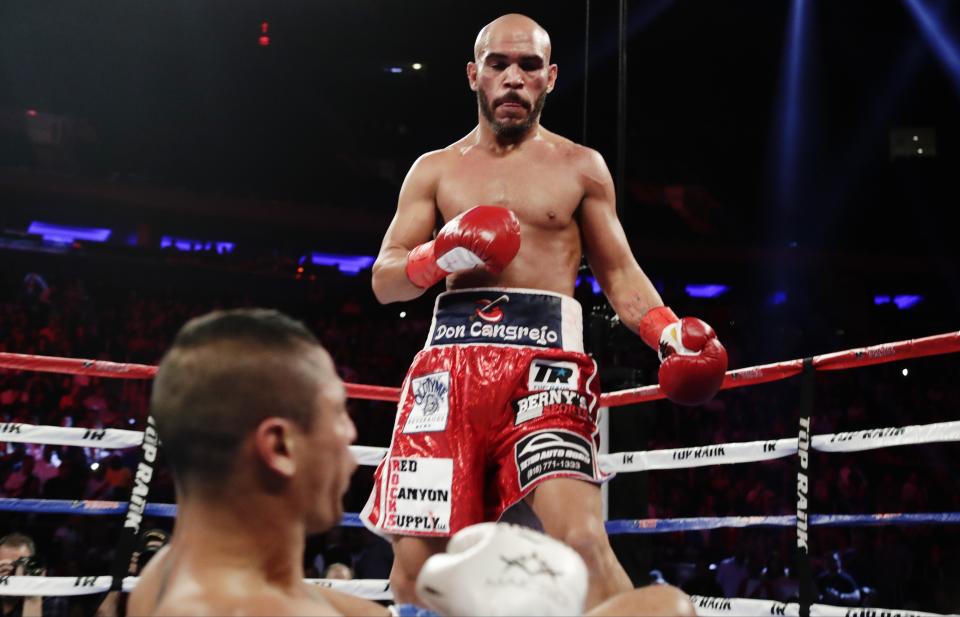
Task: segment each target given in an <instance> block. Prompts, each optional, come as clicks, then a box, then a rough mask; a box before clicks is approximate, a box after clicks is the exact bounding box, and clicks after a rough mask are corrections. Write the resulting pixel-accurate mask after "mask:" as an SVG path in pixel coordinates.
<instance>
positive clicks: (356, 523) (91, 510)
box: [0, 497, 960, 535]
mask: <svg viewBox="0 0 960 617" xmlns="http://www.w3.org/2000/svg"><path fill="white" fill-rule="evenodd" d="M126 511H127V504H126V502H119V501H86V500H76V501H71V500H69V499H14V498H11V497H6V498H0V512H31V513H43V514H78V515H84V516H99V515H104V514H123V513H124V512H126ZM145 514H146V515H147V516H159V517H167V518H173V517H174V516H176V514H177V506H176V504H172V503H148V504H147V508H146V513H145ZM796 522H797V517H796V516H792V515H783V516H707V517H697V518H672V519H633V520H630V519H627V520H617V521H607V533H608V534H610V535H618V534H649V533H671V532H675V531H702V530H705V529H721V528H726V527H792V526H794V525H795V524H796ZM810 523H811V524H812V525H822V526H827V527H874V526H879V525H955V524H958V523H960V512H921V513H915V514H811V515H810ZM340 524H341V525H342V526H343V527H362V526H363V524H362V523H361V522H360V515H359V514H356V513H353V512H350V513H347V514H345V515H344V516H343V520H341V522H340Z"/></svg>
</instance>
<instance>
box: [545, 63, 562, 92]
mask: <svg viewBox="0 0 960 617" xmlns="http://www.w3.org/2000/svg"><path fill="white" fill-rule="evenodd" d="M559 70H560V69H558V68H557V65H556V64H551V65H550V66H549V67H548V68H547V71H548V73H547V92H548V93H549V92H553V89H554V88H555V87H556V86H557V72H558V71H559Z"/></svg>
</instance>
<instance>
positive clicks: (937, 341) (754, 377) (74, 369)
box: [0, 331, 960, 407]
mask: <svg viewBox="0 0 960 617" xmlns="http://www.w3.org/2000/svg"><path fill="white" fill-rule="evenodd" d="M957 352H960V331H958V332H948V333H946V334H937V335H934V336H928V337H924V338H918V339H908V340H905V341H898V342H895V343H883V344H880V345H873V346H871V347H859V348H856V349H848V350H845V351H837V352H833V353H827V354H822V355H819V356H814V357H813V359H812V361H813V368H814V369H815V370H818V371H840V370H846V369H851V368H861V367H864V366H870V365H873V364H885V363H888V362H895V361H897V360H909V359H911V358H921V357H924V356H937V355H943V354H948V353H957ZM0 368H8V369H19V370H30V371H38V372H46V373H67V374H70V375H87V376H90V377H121V378H124V379H150V378H152V377H153V376H154V375H156V374H157V367H156V366H152V365H147V364H127V363H121V362H107V361H103V360H84V359H80V358H54V357H49V356H33V355H27V354H17V353H7V352H0ZM802 370H803V360H802V359H798V360H786V361H783V362H775V363H773V364H764V365H760V366H751V367H747V368H741V369H736V370H732V371H727V375H726V377H725V378H724V380H723V385H721V386H720V389H721V390H730V389H733V388H742V387H744V386H753V385H757V384H761V383H769V382H773V381H781V380H784V379H788V378H790V377H794V376H796V375H799V374H800V373H801V371H802ZM345 385H346V388H347V396H349V397H350V398H356V399H363V400H373V401H387V402H391V403H396V402H397V401H398V400H399V399H400V388H393V387H387V386H370V385H365V384H356V383H347V384H345ZM662 398H666V395H665V394H663V393H662V392H661V391H660V387H659V386H656V385H652V386H643V387H640V388H630V389H627V390H617V391H615V392H608V393H605V394H601V395H600V406H601V407H619V406H621V405H631V404H634V403H645V402H648V401H655V400H658V399H662Z"/></svg>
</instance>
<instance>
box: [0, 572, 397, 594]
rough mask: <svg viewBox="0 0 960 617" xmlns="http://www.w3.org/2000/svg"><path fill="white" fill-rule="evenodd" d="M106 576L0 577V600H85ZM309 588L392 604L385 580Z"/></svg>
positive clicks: (320, 581)
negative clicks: (37, 597)
mask: <svg viewBox="0 0 960 617" xmlns="http://www.w3.org/2000/svg"><path fill="white" fill-rule="evenodd" d="M112 580H113V578H112V577H110V576H0V595H2V596H87V595H92V594H96V593H104V592H106V591H110V583H111V581H112ZM139 580H140V579H139V578H138V577H136V576H127V577H125V578H124V579H123V590H124V591H126V592H130V591H133V588H134V587H136V586H137V582H138V581H139ZM304 581H305V582H307V583H309V584H311V585H321V586H323V587H330V588H331V589H336V590H338V591H343V592H344V593H349V594H351V595H355V596H357V597H360V598H366V599H368V600H392V599H393V594H392V593H390V585H389V581H387V580H377V579H354V580H348V581H344V580H338V579H330V578H307V579H304Z"/></svg>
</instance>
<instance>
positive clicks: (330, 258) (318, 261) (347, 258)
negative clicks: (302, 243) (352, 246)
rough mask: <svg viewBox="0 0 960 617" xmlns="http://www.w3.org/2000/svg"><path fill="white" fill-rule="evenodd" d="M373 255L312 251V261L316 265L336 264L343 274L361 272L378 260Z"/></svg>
mask: <svg viewBox="0 0 960 617" xmlns="http://www.w3.org/2000/svg"><path fill="white" fill-rule="evenodd" d="M376 259H377V258H376V257H373V256H372V255H336V254H333V253H312V254H311V255H310V261H311V263H313V265H315V266H336V267H337V269H338V270H340V272H342V273H343V274H348V275H354V274H359V273H360V271H361V270H364V269H366V268H369V267H370V266H372V265H373V262H374V261H376Z"/></svg>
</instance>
